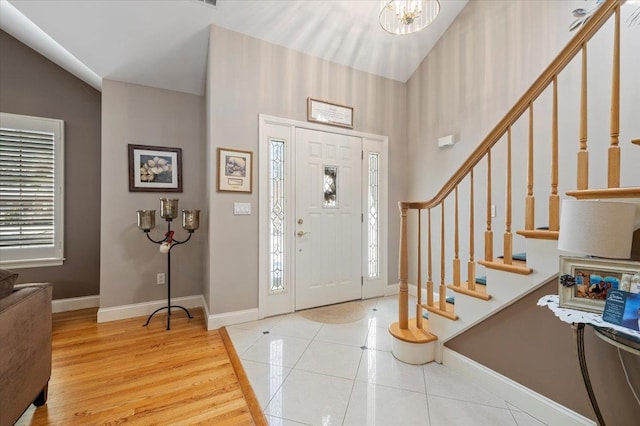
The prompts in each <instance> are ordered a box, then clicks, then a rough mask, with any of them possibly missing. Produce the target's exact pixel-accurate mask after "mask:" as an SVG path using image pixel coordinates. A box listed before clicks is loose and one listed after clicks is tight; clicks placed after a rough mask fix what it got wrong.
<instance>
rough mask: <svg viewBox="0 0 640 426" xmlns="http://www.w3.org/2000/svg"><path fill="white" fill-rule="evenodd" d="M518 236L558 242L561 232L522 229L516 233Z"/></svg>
mask: <svg viewBox="0 0 640 426" xmlns="http://www.w3.org/2000/svg"><path fill="white" fill-rule="evenodd" d="M516 234H518V235H522V236H523V237H525V238H533V239H537V240H556V241H557V240H558V236H559V235H560V231H547V230H541V229H522V230H520V231H516Z"/></svg>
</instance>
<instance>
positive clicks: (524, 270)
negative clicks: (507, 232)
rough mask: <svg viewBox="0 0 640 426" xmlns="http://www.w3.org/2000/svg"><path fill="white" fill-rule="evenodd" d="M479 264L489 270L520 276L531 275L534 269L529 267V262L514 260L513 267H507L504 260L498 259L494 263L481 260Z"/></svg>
mask: <svg viewBox="0 0 640 426" xmlns="http://www.w3.org/2000/svg"><path fill="white" fill-rule="evenodd" d="M478 263H479V264H480V265H482V266H485V267H487V268H489V269H498V270H500V271H506V272H513V273H516V274H520V275H529V274H530V273H532V272H533V269H531V268H529V267H527V262H523V261H521V260H514V261H513V263H512V264H511V265H506V264H505V263H504V259H501V258H496V259H494V260H493V261H486V260H479V261H478Z"/></svg>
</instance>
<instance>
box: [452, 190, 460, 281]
mask: <svg viewBox="0 0 640 426" xmlns="http://www.w3.org/2000/svg"><path fill="white" fill-rule="evenodd" d="M455 198H456V208H455V225H454V232H455V237H454V243H455V247H454V254H453V285H454V286H455V287H460V257H459V254H458V253H459V251H460V238H459V232H458V186H457V185H456V190H455Z"/></svg>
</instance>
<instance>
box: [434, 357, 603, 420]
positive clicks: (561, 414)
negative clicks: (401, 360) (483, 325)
mask: <svg viewBox="0 0 640 426" xmlns="http://www.w3.org/2000/svg"><path fill="white" fill-rule="evenodd" d="M442 364H443V365H445V366H447V367H449V368H450V369H452V370H453V371H455V372H457V373H460V374H462V375H463V376H465V377H467V378H469V379H471V380H472V381H475V382H476V383H480V384H481V386H482V387H483V388H484V389H487V390H488V391H490V392H493V393H494V394H495V395H496V396H498V397H500V398H503V399H505V400H506V401H508V402H509V403H511V404H513V405H515V406H516V407H518V408H520V409H522V410H524V411H526V412H527V413H529V414H531V415H532V416H534V417H535V418H537V419H538V420H540V421H542V422H544V423H546V424H561V425H567V426H569V425H589V426H595V424H596V423H595V422H593V421H592V420H591V419H588V418H586V417H584V416H582V415H581V414H578V413H576V412H575V411H572V410H570V409H568V408H567V407H565V406H563V405H560V404H558V403H557V402H555V401H553V400H551V399H549V398H547V397H546V396H544V395H541V394H539V393H537V392H535V391H533V390H531V389H529V388H527V387H525V386H523V385H521V384H520V383H518V382H515V381H513V380H511V379H510V378H508V377H506V376H503V375H501V374H499V373H497V372H495V371H493V370H491V369H489V368H487V367H485V366H484V365H482V364H479V363H477V362H476V361H474V360H472V359H470V358H467V357H465V356H464V355H461V354H459V353H457V352H454V351H453V350H451V349H449V348H446V347H445V348H444V349H443V354H442Z"/></svg>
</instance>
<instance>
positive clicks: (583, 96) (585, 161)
mask: <svg viewBox="0 0 640 426" xmlns="http://www.w3.org/2000/svg"><path fill="white" fill-rule="evenodd" d="M577 185H578V186H577V188H578V189H579V190H580V189H587V188H589V151H587V43H584V44H583V45H582V86H581V88H580V150H579V151H578V182H577Z"/></svg>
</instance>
